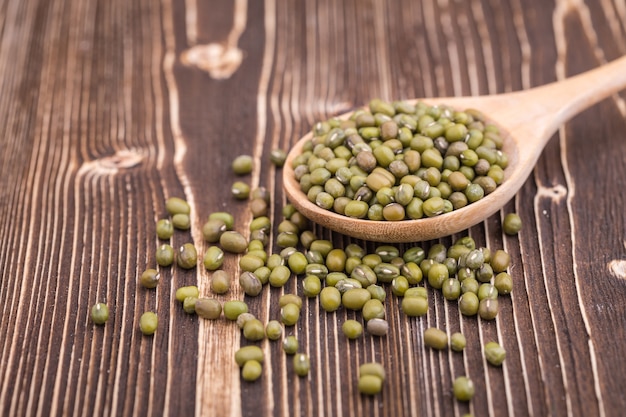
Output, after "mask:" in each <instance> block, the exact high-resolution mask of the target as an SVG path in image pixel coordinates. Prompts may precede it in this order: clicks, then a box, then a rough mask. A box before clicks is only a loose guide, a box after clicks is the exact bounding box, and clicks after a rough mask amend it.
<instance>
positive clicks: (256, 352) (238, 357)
mask: <svg viewBox="0 0 626 417" xmlns="http://www.w3.org/2000/svg"><path fill="white" fill-rule="evenodd" d="M263 359H264V355H263V351H262V350H261V348H260V347H258V346H256V345H248V346H244V347H241V348H239V349H238V350H237V351H236V352H235V363H237V365H239V367H242V366H244V365H245V363H246V362H248V361H251V360H254V361H257V362H259V363H263Z"/></svg>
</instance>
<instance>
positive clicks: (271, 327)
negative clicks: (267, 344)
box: [265, 320, 283, 340]
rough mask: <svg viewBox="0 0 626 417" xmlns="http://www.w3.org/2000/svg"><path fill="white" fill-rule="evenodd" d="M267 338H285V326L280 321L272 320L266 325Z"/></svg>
mask: <svg viewBox="0 0 626 417" xmlns="http://www.w3.org/2000/svg"><path fill="white" fill-rule="evenodd" d="M265 336H267V338H268V339H270V340H278V339H280V338H281V337H282V336H283V326H282V324H280V322H279V321H278V320H270V321H268V322H267V324H266V325H265Z"/></svg>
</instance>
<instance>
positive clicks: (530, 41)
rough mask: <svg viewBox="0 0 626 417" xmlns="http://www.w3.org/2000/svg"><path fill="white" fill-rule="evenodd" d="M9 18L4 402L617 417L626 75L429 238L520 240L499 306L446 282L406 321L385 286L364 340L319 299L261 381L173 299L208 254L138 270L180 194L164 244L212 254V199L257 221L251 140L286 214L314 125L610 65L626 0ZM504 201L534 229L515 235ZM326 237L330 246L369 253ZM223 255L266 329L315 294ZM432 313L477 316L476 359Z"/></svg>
mask: <svg viewBox="0 0 626 417" xmlns="http://www.w3.org/2000/svg"><path fill="white" fill-rule="evenodd" d="M0 36H1V39H0V74H2V78H1V80H0V97H1V99H0V129H1V131H2V133H1V134H0V144H1V146H0V225H1V226H0V230H2V236H3V238H2V240H0V279H1V281H0V282H1V287H0V306H1V307H0V308H1V309H2V315H1V319H0V415H3V416H25V415H28V416H31V415H33V416H34V415H38V416H41V415H43V416H47V415H51V416H57V415H76V416H78V415H84V416H114V415H115V416H118V415H172V416H183V415H185V416H188V415H197V416H210V415H220V416H239V415H245V416H259V415H280V416H291V415H303V416H312V415H319V416H339V415H348V416H360V415H372V416H416V415H422V416H452V415H454V416H461V415H463V414H464V413H468V412H471V413H473V415H475V416H487V415H490V416H526V415H529V416H549V415H550V416H565V415H571V416H586V417H589V416H618V415H623V410H624V409H625V408H626V395H625V394H624V387H625V386H626V360H625V359H624V357H625V356H626V349H625V348H624V343H625V341H626V334H625V333H626V332H625V330H626V303H625V302H624V300H625V299H626V282H625V278H626V216H625V210H624V207H625V206H626V193H624V190H626V157H625V155H626V102H625V98H626V94H625V93H621V94H620V95H619V96H615V97H612V98H611V99H607V100H605V101H603V102H602V103H600V104H598V105H596V106H594V107H593V108H591V109H589V110H588V111H585V112H584V113H583V114H581V115H579V116H578V117H576V118H575V119H573V120H572V121H571V122H570V123H568V124H567V125H566V126H564V127H563V128H562V129H561V130H560V132H559V133H558V134H557V135H555V136H556V137H555V138H553V140H552V141H551V142H550V143H549V144H548V146H547V148H546V149H545V151H544V153H543V155H542V157H541V159H540V161H539V163H538V165H537V167H536V169H535V170H534V173H533V175H532V176H531V178H529V180H528V181H527V182H526V184H525V186H524V187H523V189H522V190H521V191H520V192H519V194H518V195H517V196H516V197H515V199H514V200H513V201H511V202H510V203H508V204H507V206H506V207H505V208H504V209H503V210H502V211H501V212H500V213H499V214H497V215H494V216H492V217H491V218H490V219H488V220H487V221H486V222H484V223H482V224H479V225H477V226H475V227H472V228H471V229H470V230H468V231H466V232H465V233H462V234H459V235H458V236H451V237H446V238H443V239H441V240H440V241H433V242H415V243H414V244H418V245H421V246H423V247H424V248H428V247H430V246H431V245H432V244H434V243H437V242H442V243H444V244H446V245H448V244H450V243H451V242H452V241H453V240H455V239H456V238H458V237H461V236H463V235H470V236H472V237H473V238H474V239H475V241H476V242H477V243H478V244H479V245H482V246H488V247H490V248H492V249H505V250H506V251H508V252H509V253H510V255H511V259H512V261H511V262H512V266H511V268H510V273H511V275H512V276H513V279H514V290H513V293H512V294H511V296H509V297H501V298H500V313H499V315H498V317H497V319H496V320H494V321H484V320H480V319H477V318H473V317H470V318H468V317H463V316H461V315H460V314H459V312H458V308H457V306H456V303H455V302H447V301H445V300H444V299H443V297H442V296H441V294H440V293H439V292H437V291H432V292H431V295H430V297H431V300H430V301H431V304H430V305H431V307H430V311H429V312H428V314H427V316H425V317H421V318H408V317H406V316H405V315H404V314H402V313H401V312H400V309H399V303H400V301H399V299H398V298H396V297H394V296H391V295H390V296H389V297H388V301H387V302H386V308H387V317H388V319H389V323H390V332H389V334H388V336H387V337H385V338H375V337H372V336H371V335H368V334H366V335H364V336H363V337H362V338H360V339H359V340H356V341H348V340H347V339H346V338H345V337H344V336H343V335H342V333H341V323H342V322H343V321H344V320H346V319H348V318H359V314H358V313H354V312H346V311H345V310H344V309H340V310H339V311H337V312H336V313H333V314H327V313H325V312H324V311H322V310H321V308H320V307H319V304H318V301H317V299H308V300H306V301H305V303H304V306H303V310H302V318H301V320H300V322H299V323H298V325H297V326H295V327H290V328H287V329H286V332H287V334H295V335H297V337H298V338H299V340H300V346H301V349H302V350H303V351H305V352H307V353H308V355H309V356H310V359H311V372H310V374H309V376H308V377H306V378H299V377H297V376H295V375H294V373H293V370H292V364H291V358H290V357H287V356H286V355H285V354H283V353H282V350H281V345H280V342H270V341H267V340H266V341H264V342H262V343H258V344H259V345H260V346H261V347H262V348H263V350H264V352H265V363H264V370H263V375H262V377H261V379H260V380H259V381H257V382H255V383H247V382H244V381H242V380H241V379H240V375H239V369H238V367H237V366H236V364H235V363H234V361H233V354H234V352H235V350H236V349H237V348H238V347H239V346H240V344H246V343H247V342H245V341H244V340H242V337H241V334H240V331H239V329H238V328H237V327H236V325H235V324H234V323H233V322H229V321H227V320H225V319H223V318H222V319H220V320H216V321H208V320H202V319H199V318H198V317H196V316H195V315H189V314H186V313H185V312H183V309H182V308H181V306H180V303H178V302H177V301H175V300H174V293H175V290H176V289H177V288H178V287H180V286H182V285H192V284H197V285H198V286H199V288H200V290H201V292H202V293H203V295H207V296H214V295H212V294H211V292H210V289H209V279H210V273H209V272H208V271H206V270H204V268H203V267H202V265H199V266H198V268H196V269H193V270H189V271H185V270H182V269H179V268H169V269H163V271H162V280H161V282H160V283H159V286H158V288H157V289H155V290H146V289H144V288H142V287H140V286H139V285H138V284H137V278H138V276H139V275H140V274H141V272H142V271H143V270H144V269H146V268H148V267H153V266H154V265H155V251H156V247H157V245H158V240H157V238H156V236H155V223H156V221H157V220H158V219H160V218H163V217H165V216H166V215H167V213H166V211H165V200H166V199H167V198H168V197H171V196H178V197H183V198H185V199H187V201H188V202H189V203H190V205H191V208H192V228H191V229H190V230H189V231H186V232H182V231H179V232H177V233H176V234H175V235H174V237H173V238H172V245H173V246H178V245H180V244H182V243H184V242H194V243H195V244H196V246H197V247H198V250H199V251H201V252H202V251H204V249H206V247H208V243H205V242H203V239H202V233H201V226H202V224H203V222H204V221H205V219H206V217H207V216H208V214H209V213H211V212H214V211H221V210H228V211H230V212H231V213H233V214H234V215H235V218H236V227H235V228H236V229H237V230H239V231H242V232H243V233H247V230H248V225H249V223H250V221H251V216H250V212H249V210H248V206H247V203H245V202H241V201H236V200H235V199H233V198H232V196H231V194H230V187H231V184H232V183H233V181H235V180H237V179H239V178H236V177H235V176H234V175H233V174H232V173H231V170H230V163H231V161H232V160H233V158H234V157H236V156H237V155H240V154H243V153H248V154H251V155H253V156H254V158H255V161H256V163H255V167H254V170H253V172H252V174H251V175H249V176H246V177H242V178H241V179H243V180H244V181H246V182H248V183H249V184H251V185H252V187H253V188H256V187H260V186H263V187H266V188H267V189H268V190H269V191H270V192H271V194H272V204H271V207H270V209H271V210H270V211H271V215H272V216H273V222H274V226H275V227H276V226H277V224H278V223H279V222H280V221H281V220H282V218H281V210H282V207H283V205H284V204H285V200H284V197H283V194H282V192H281V177H280V175H281V171H280V169H277V168H276V167H275V166H274V165H272V164H271V163H270V162H269V154H270V151H271V150H273V149H276V148H281V149H285V150H287V149H288V148H289V146H290V144H292V143H294V142H295V141H296V140H297V138H298V137H299V136H301V135H303V134H304V133H306V132H307V131H308V130H309V129H310V128H311V126H312V125H313V123H314V122H315V121H318V120H322V119H325V118H328V117H330V116H333V115H335V114H338V113H342V112H345V111H348V110H350V109H353V108H355V107H358V106H361V105H364V104H366V103H367V102H368V100H369V99H371V98H373V97H381V98H383V99H388V100H391V99H404V98H412V97H423V96H450V95H477V94H487V93H499V92H507V91H514V90H520V89H524V88H529V87H532V86H537V85H540V84H544V83H548V82H551V81H555V80H558V79H562V78H564V77H567V76H569V75H573V74H576V73H579V72H582V71H585V70H587V69H591V68H594V67H597V66H599V65H602V64H603V63H605V62H608V61H611V60H613V59H615V58H617V57H619V56H622V55H624V54H625V53H626V4H625V3H624V1H623V0H588V1H584V2H583V1H573V0H572V1H567V0H557V1H555V2H549V1H544V0H528V1H522V0H509V1H505V2H499V1H481V0H468V1H451V0H441V1H433V0H424V1H412V0H399V1H393V2H382V1H354V0H345V1H315V0H306V1H282V2H279V1H276V0H267V1H265V2H260V1H247V0H232V1H228V0H219V1H198V0H188V1H186V2H185V1H174V2H172V1H168V0H162V1H155V0H136V1H122V0H108V1H85V0H74V1H70V0H3V1H0ZM461 39H462V40H461ZM519 111H520V112H523V111H524V109H519ZM513 211H514V212H517V213H519V215H520V216H521V218H522V220H523V223H524V228H523V230H522V231H521V233H520V234H519V235H518V236H507V235H504V234H503V233H502V230H501V218H502V217H503V215H504V214H505V213H508V212H513ZM313 230H314V231H315V233H316V234H317V235H318V236H319V237H320V238H324V239H329V240H331V241H332V242H333V243H334V244H335V246H337V247H344V246H345V245H347V244H348V243H351V242H356V243H358V244H360V245H363V246H364V247H365V248H367V249H368V250H370V251H372V250H374V248H375V247H376V246H377V245H378V244H377V243H372V242H362V241H354V240H351V239H349V238H348V237H345V236H341V235H338V234H336V233H331V232H329V231H328V230H323V229H321V228H320V227H314V228H313ZM273 242H274V243H275V241H273ZM411 245H412V244H406V245H401V249H406V248H408V247H410V246H411ZM274 250H276V247H274ZM224 269H225V270H227V271H229V273H231V274H232V276H233V280H234V284H233V286H232V289H231V291H230V292H229V293H228V294H226V295H224V296H217V298H219V299H220V300H221V301H225V300H228V299H245V301H246V302H247V303H248V304H249V306H250V310H251V311H252V312H254V314H255V315H256V316H257V317H259V318H260V319H261V320H263V321H266V320H269V319H271V318H277V317H278V315H279V308H278V306H277V300H278V298H279V296H280V295H281V294H282V293H283V292H299V293H301V288H300V286H299V284H298V281H299V279H296V278H294V279H292V280H291V281H290V282H289V283H288V285H287V286H286V287H285V288H284V289H282V290H281V289H276V288H270V287H269V286H268V287H266V288H265V289H264V290H263V292H262V294H261V295H260V296H258V297H254V298H253V297H244V295H243V293H242V291H241V289H240V288H239V286H238V284H237V283H236V277H237V276H238V273H239V271H238V257H237V256H235V255H228V256H227V257H226V261H225V263H224ZM96 302H106V303H107V304H108V306H109V308H110V310H111V317H110V319H109V321H108V322H107V323H106V325H104V326H97V325H94V324H92V323H91V321H90V319H89V310H90V307H91V306H92V305H93V304H94V303H96ZM147 310H153V311H156V312H157V313H158V315H159V317H160V322H159V327H158V330H157V333H156V334H155V335H154V336H152V337H145V336H143V335H142V334H141V333H140V331H139V330H138V321H139V317H140V316H141V314H142V313H143V312H144V311H147ZM430 326H436V327H439V328H442V329H445V330H446V331H447V332H449V333H451V332H454V331H459V330H460V331H462V332H463V333H464V334H465V336H466V337H467V340H468V345H467V348H466V350H465V351H464V353H456V352H452V351H450V350H445V351H442V352H438V351H433V350H431V349H428V348H425V347H424V346H423V342H422V332H423V330H424V329H425V328H426V327H430ZM491 340H497V341H499V342H500V343H501V344H502V345H504V346H505V347H506V350H507V359H506V361H505V363H504V365H503V366H502V367H493V366H490V365H488V364H487V363H486V361H485V360H484V358H483V356H482V349H481V346H482V344H483V343H486V342H487V341H491ZM372 360H376V361H379V362H381V363H383V364H384V366H385V368H386V370H387V373H388V378H387V380H386V381H385V384H384V389H383V393H382V394H381V395H378V396H375V397H365V396H362V395H360V394H359V393H358V391H357V388H356V382H357V369H358V366H359V364H361V363H363V362H366V361H372ZM459 375H468V376H470V377H471V378H472V379H473V381H474V382H475V385H476V395H475V397H474V398H473V400H472V401H471V402H470V403H462V402H458V401H456V400H455V399H454V398H453V396H452V393H451V384H452V381H453V380H454V378H455V377H456V376H459Z"/></svg>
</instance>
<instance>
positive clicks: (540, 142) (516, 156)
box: [283, 57, 626, 243]
mask: <svg viewBox="0 0 626 417" xmlns="http://www.w3.org/2000/svg"><path fill="white" fill-rule="evenodd" d="M624 88H626V57H622V58H619V59H617V60H615V61H613V62H611V63H609V64H606V65H603V66H601V67H598V68H596V69H593V70H590V71H588V72H585V73H582V74H579V75H576V76H574V77H571V78H567V79H565V80H563V81H557V82H554V83H551V84H547V85H544V86H540V87H535V88H532V89H529V90H523V91H518V92H513V93H506V94H497V95H489V96H476V97H444V98H433V99H430V98H424V99H420V100H419V101H423V102H425V103H426V104H429V105H438V104H441V105H443V104H445V105H447V106H450V107H452V108H455V109H459V110H464V109H468V108H472V109H476V110H479V111H481V112H482V113H483V114H484V115H485V117H486V118H487V120H488V121H489V122H491V123H494V124H496V125H497V126H499V127H500V130H501V135H502V137H503V140H504V144H503V148H502V150H503V152H504V153H506V154H507V156H508V160H509V163H508V166H507V168H506V169H505V170H504V181H503V182H502V184H501V185H500V186H498V187H497V188H496V189H495V190H494V191H493V192H492V193H490V194H488V195H486V196H485V197H484V198H482V199H480V200H478V201H477V202H474V203H471V204H469V205H467V206H466V207H463V208H461V209H457V210H453V211H451V212H449V213H446V214H442V215H439V216H436V217H429V218H422V219H418V220H401V221H373V220H365V219H355V218H351V217H347V216H344V215H341V214H338V213H335V212H333V211H330V210H326V209H323V208H320V207H318V206H317V205H315V204H314V203H312V202H311V201H309V200H308V198H307V196H306V195H305V194H304V193H303V192H302V190H301V189H300V184H299V183H298V181H297V180H296V178H295V175H294V171H293V165H292V162H293V159H294V158H295V157H296V156H298V155H300V154H301V153H302V147H303V146H304V144H305V143H306V141H308V140H309V139H311V137H312V133H309V134H307V135H305V136H304V137H303V138H302V139H300V140H299V141H298V142H297V143H296V144H295V145H294V146H293V147H292V149H291V150H290V151H289V154H288V155H287V159H286V161H285V165H284V168H283V187H284V190H285V194H286V195H287V198H288V199H289V201H290V202H291V203H292V204H293V205H294V206H295V207H296V208H297V209H298V210H299V211H300V212H301V213H302V214H303V215H304V216H306V217H307V218H309V219H310V220H312V221H314V222H316V223H318V224H320V225H321V226H324V227H327V228H329V229H331V230H334V231H336V232H340V233H342V234H345V235H348V236H352V237H355V238H359V239H364V240H369V241H376V242H390V243H392V242H395V243H398V242H418V241H425V240H430V239H435V238H438V237H442V236H448V235H451V234H454V233H457V232H460V231H462V230H465V229H467V228H469V227H471V226H473V225H475V224H477V223H480V222H481V221H483V220H485V219H486V218H488V217H489V216H491V215H492V214H494V213H495V212H497V211H498V210H500V209H501V208H502V206H504V205H505V204H506V203H507V202H508V201H509V200H510V199H511V198H513V196H514V195H515V194H516V193H517V191H518V190H519V189H520V188H521V187H522V185H523V184H524V182H525V181H526V179H527V178H528V176H529V175H530V173H531V172H532V170H533V168H534V166H535V164H536V162H537V159H538V158H539V156H540V155H541V152H542V151H543V148H544V147H545V146H546V144H547V143H548V141H549V140H550V138H551V137H552V136H553V135H554V133H555V132H556V131H557V129H558V128H559V127H560V126H561V125H562V124H563V123H565V122H566V121H568V120H569V119H571V118H572V117H574V116H575V115H576V114H578V113H580V112H582V111H583V110H585V109H587V108H589V107H591V106H592V105H594V104H596V103H597V102H599V101H601V100H603V99H605V98H607V97H609V96H610V95H612V94H614V93H616V92H618V91H620V90H622V89H624ZM417 101H418V100H410V101H409V102H412V103H415V102H417ZM351 113H352V112H350V113H346V114H344V115H342V116H339V117H340V118H341V117H343V118H347V117H349V115H350V114H351Z"/></svg>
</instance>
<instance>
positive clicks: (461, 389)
mask: <svg viewBox="0 0 626 417" xmlns="http://www.w3.org/2000/svg"><path fill="white" fill-rule="evenodd" d="M452 391H453V393H454V397H455V398H456V399H457V400H459V401H470V400H471V399H472V398H473V397H474V393H475V391H476V388H475V387H474V383H473V382H472V380H471V379H469V378H468V377H466V376H459V377H457V378H456V379H455V380H454V383H453V386H452Z"/></svg>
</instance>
